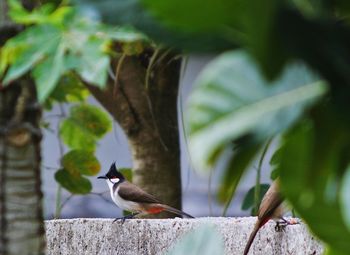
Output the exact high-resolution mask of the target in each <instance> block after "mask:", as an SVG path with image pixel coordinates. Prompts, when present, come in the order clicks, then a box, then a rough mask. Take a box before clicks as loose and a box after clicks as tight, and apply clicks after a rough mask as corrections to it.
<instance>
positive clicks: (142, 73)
mask: <svg viewBox="0 0 350 255" xmlns="http://www.w3.org/2000/svg"><path fill="white" fill-rule="evenodd" d="M159 55H160V56H161V55H162V54H159ZM163 57H164V55H163ZM153 63H154V64H153V65H152V68H151V69H150V72H149V79H148V88H146V79H147V78H146V76H147V75H146V73H147V67H148V65H149V54H148V55H147V54H146V53H144V54H142V55H140V56H137V57H136V56H132V57H125V58H124V60H123V61H122V62H121V64H120V69H119V73H118V77H117V78H118V81H117V82H112V81H110V82H109V84H108V86H107V89H106V90H100V89H99V88H97V87H94V86H88V87H89V89H90V91H91V93H92V94H93V95H94V96H95V98H96V99H97V100H98V101H99V102H100V103H101V104H102V105H103V106H104V107H105V108H106V109H107V110H108V111H109V112H110V113H111V115H112V116H113V117H114V118H115V120H117V121H118V123H119V124H120V125H121V127H122V128H123V130H124V132H125V133H126V135H127V138H128V142H129V145H130V149H131V151H132V157H133V182H134V183H135V184H136V185H138V186H140V187H141V188H143V189H144V190H146V191H147V192H149V193H151V194H153V195H155V196H156V197H158V198H159V199H160V200H161V201H163V202H164V203H166V204H168V205H170V206H173V207H176V208H178V209H181V176H180V147H179V131H178V121H177V95H178V83H179V73H180V60H174V58H173V55H171V54H168V55H167V56H166V57H164V58H161V59H156V60H155V61H154V62H153ZM171 216H173V215H171ZM155 217H170V214H163V215H156V216H155Z"/></svg>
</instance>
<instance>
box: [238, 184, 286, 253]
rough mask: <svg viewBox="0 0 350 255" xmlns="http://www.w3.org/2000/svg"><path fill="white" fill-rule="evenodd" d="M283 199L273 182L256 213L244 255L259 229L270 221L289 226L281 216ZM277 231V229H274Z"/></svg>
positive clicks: (277, 185)
mask: <svg viewBox="0 0 350 255" xmlns="http://www.w3.org/2000/svg"><path fill="white" fill-rule="evenodd" d="M282 202H283V198H282V197H281V194H280V192H279V183H278V180H275V181H274V182H273V183H272V184H271V186H270V188H269V189H268V190H267V192H266V193H265V195H264V197H263V199H262V201H261V204H260V207H259V211H258V220H257V221H256V223H255V226H254V228H253V231H252V233H251V234H250V236H249V239H248V242H247V244H246V246H245V249H244V253H243V254H244V255H247V254H248V252H249V249H250V246H251V245H252V243H253V241H254V238H255V236H256V234H257V233H258V231H259V229H260V228H261V227H262V226H264V225H265V224H266V222H268V221H269V220H270V219H274V220H276V221H277V220H282V221H283V222H284V223H286V224H289V222H288V221H287V220H285V219H284V218H283V217H282V216H283V214H284V208H283V205H282ZM278 224H279V222H278V221H277V225H276V227H278ZM276 229H277V228H276Z"/></svg>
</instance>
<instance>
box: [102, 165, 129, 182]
mask: <svg viewBox="0 0 350 255" xmlns="http://www.w3.org/2000/svg"><path fill="white" fill-rule="evenodd" d="M106 177H107V178H108V179H113V178H119V179H120V180H124V179H125V178H124V176H123V175H122V174H121V173H120V172H119V171H118V169H117V167H116V163H115V162H113V163H112V165H111V167H110V168H109V171H108V173H107V174H106Z"/></svg>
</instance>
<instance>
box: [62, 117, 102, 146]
mask: <svg viewBox="0 0 350 255" xmlns="http://www.w3.org/2000/svg"><path fill="white" fill-rule="evenodd" d="M60 136H61V138H62V140H63V142H64V143H65V144H66V145H67V146H69V147H70V148H71V149H81V150H89V151H93V150H95V146H96V137H95V136H94V135H93V134H91V133H90V132H88V131H87V130H86V129H85V128H83V127H82V126H81V125H80V124H79V123H77V122H76V121H75V120H74V119H72V118H67V119H65V120H64V121H63V122H62V123H61V125H60Z"/></svg>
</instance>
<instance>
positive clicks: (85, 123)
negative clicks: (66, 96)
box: [70, 104, 112, 138]
mask: <svg viewBox="0 0 350 255" xmlns="http://www.w3.org/2000/svg"><path fill="white" fill-rule="evenodd" d="M70 116H71V119H72V120H73V121H74V122H75V123H76V124H77V125H79V126H80V127H81V128H83V129H85V130H86V132H88V133H90V134H93V135H94V136H95V137H97V138H102V137H103V136H104V135H105V134H106V133H107V132H108V131H110V130H111V129H112V122H111V120H110V118H109V115H108V114H107V113H106V112H105V111H104V110H102V109H101V108H100V107H97V106H94V105H88V104H80V105H76V106H73V107H72V108H71V113H70Z"/></svg>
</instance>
